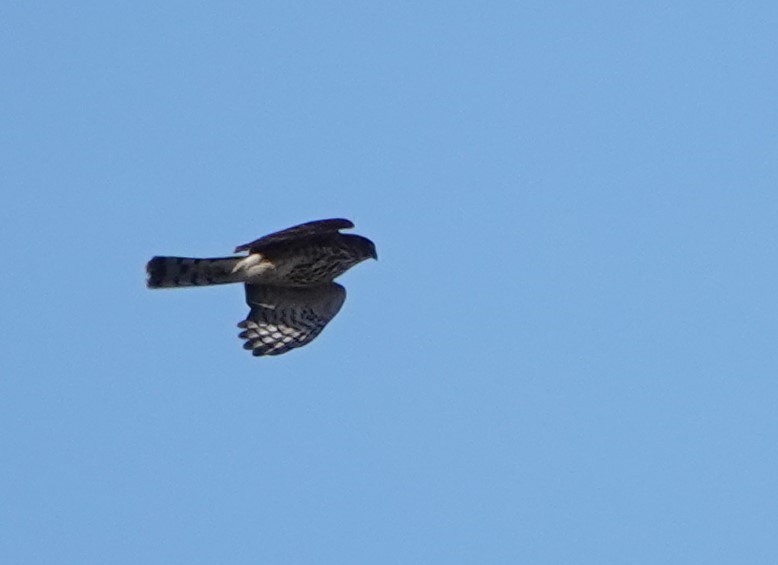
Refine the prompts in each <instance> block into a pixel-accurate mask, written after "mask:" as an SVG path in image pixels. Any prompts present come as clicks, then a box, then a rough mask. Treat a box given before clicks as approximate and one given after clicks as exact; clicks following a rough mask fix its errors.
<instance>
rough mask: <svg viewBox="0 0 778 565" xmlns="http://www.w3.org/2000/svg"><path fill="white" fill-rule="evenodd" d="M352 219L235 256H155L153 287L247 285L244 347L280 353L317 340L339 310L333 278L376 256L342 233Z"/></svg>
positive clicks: (265, 240)
mask: <svg viewBox="0 0 778 565" xmlns="http://www.w3.org/2000/svg"><path fill="white" fill-rule="evenodd" d="M352 227H354V224H352V223H351V222H350V221H348V220H339V219H336V220H319V221H315V222H308V223H306V224H301V225H299V226H294V227H292V228H289V229H286V230H283V231H280V232H276V233H273V234H270V235H267V236H265V237H262V238H260V239H257V240H256V241H252V242H251V243H247V244H245V245H240V246H238V247H237V248H236V249H235V251H236V253H237V252H241V251H248V255H246V256H239V257H220V258H213V259H194V258H187V257H154V258H152V259H151V261H149V263H148V265H146V271H147V273H148V281H147V284H148V286H149V288H166V287H167V288H170V287H180V286H202V285H214V284H225V283H238V282H242V283H245V284H246V301H247V302H248V304H249V306H251V307H252V309H251V312H250V313H249V317H248V318H247V319H246V320H245V321H244V322H241V324H239V325H240V327H243V328H246V331H244V332H243V333H241V337H242V338H244V339H246V340H247V342H246V343H245V344H244V347H246V348H247V349H252V350H253V353H254V355H278V354H279V353H285V352H286V351H288V350H290V349H292V348H294V347H300V346H301V345H305V344H307V343H308V342H310V341H311V340H312V339H313V338H315V337H316V336H317V335H318V334H319V333H320V332H321V330H322V329H323V328H324V326H325V325H327V323H328V322H329V321H330V320H331V319H332V318H333V317H334V316H335V314H337V313H338V310H340V307H341V306H342V305H343V301H344V300H345V297H346V291H345V289H344V288H343V287H342V286H340V285H339V284H336V283H334V282H333V280H334V279H335V278H336V277H338V276H340V275H342V274H343V273H345V272H346V271H347V270H348V269H350V268H351V267H353V266H354V265H356V264H357V263H360V262H361V261H364V260H365V259H369V258H373V259H376V258H377V255H376V250H375V245H373V242H372V241H370V240H369V239H367V238H365V237H362V236H359V235H350V234H342V233H340V231H339V230H341V229H347V228H352Z"/></svg>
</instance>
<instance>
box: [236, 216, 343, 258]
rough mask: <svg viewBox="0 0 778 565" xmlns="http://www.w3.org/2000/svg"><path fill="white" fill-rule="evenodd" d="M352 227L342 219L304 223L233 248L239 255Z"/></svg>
mask: <svg viewBox="0 0 778 565" xmlns="http://www.w3.org/2000/svg"><path fill="white" fill-rule="evenodd" d="M353 227H354V224H353V223H352V222H351V221H349V220H344V219H342V218H336V219H332V220H316V221H314V222H306V223H304V224H300V225H299V226H293V227H291V228H287V229H285V230H281V231H277V232H275V233H271V234H270V235H266V236H265V237H260V238H259V239H256V240H254V241H252V242H251V243H244V244H243V245H238V246H237V247H236V248H235V253H240V252H241V251H246V250H249V251H258V250H259V248H261V247H264V246H266V245H269V244H275V243H280V242H282V241H289V240H291V239H299V238H303V237H310V236H315V235H331V234H334V233H337V232H338V230H347V229H350V228H353Z"/></svg>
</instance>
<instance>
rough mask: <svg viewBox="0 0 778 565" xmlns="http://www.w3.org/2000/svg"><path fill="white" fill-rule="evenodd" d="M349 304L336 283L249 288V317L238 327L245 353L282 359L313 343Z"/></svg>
mask: <svg viewBox="0 0 778 565" xmlns="http://www.w3.org/2000/svg"><path fill="white" fill-rule="evenodd" d="M345 300H346V289H345V288H343V287H342V286H340V285H339V284H337V283H329V284H324V285H319V286H311V287H280V286H269V285H256V284H247V285H246V302H247V303H248V305H249V306H251V311H250V312H249V315H248V317H247V318H246V319H245V320H244V321H242V322H241V323H239V324H238V327H239V328H243V329H244V331H243V332H241V333H240V335H239V337H240V338H242V339H244V340H246V343H244V344H243V348H244V349H249V350H251V352H252V353H253V354H254V355H255V356H260V355H280V354H282V353H286V352H287V351H289V350H290V349H294V348H295V347H302V346H303V345H306V344H308V343H310V342H311V341H313V339H314V338H315V337H316V336H318V335H319V334H320V333H321V331H322V330H323V329H324V326H326V325H327V324H328V323H329V321H330V320H332V318H334V317H335V315H336V314H337V313H338V311H340V308H341V306H343V302H344V301H345Z"/></svg>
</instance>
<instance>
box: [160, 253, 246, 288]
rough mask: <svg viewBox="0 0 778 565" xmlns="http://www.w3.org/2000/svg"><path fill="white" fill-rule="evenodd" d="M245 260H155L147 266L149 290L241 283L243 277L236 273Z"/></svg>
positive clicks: (228, 258)
mask: <svg viewBox="0 0 778 565" xmlns="http://www.w3.org/2000/svg"><path fill="white" fill-rule="evenodd" d="M241 259H245V257H220V258H214V259H194V258H190V257H152V259H151V261H149V262H148V264H147V265H146V274H147V276H148V278H147V280H146V286H148V287H149V288H173V287H179V286H205V285H212V284H225V283H233V282H240V281H241V280H242V279H243V277H242V276H241V275H240V274H239V273H235V272H234V271H235V266H236V265H237V264H238V261H240V260H241Z"/></svg>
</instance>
